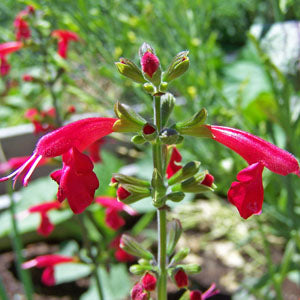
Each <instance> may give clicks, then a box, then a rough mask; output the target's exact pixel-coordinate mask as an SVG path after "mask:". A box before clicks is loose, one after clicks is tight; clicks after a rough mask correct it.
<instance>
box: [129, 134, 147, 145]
mask: <svg viewBox="0 0 300 300" xmlns="http://www.w3.org/2000/svg"><path fill="white" fill-rule="evenodd" d="M131 142H132V143H134V144H136V145H141V144H144V143H145V142H146V140H145V139H144V137H143V136H142V135H140V134H137V135H134V136H133V137H132V138H131Z"/></svg>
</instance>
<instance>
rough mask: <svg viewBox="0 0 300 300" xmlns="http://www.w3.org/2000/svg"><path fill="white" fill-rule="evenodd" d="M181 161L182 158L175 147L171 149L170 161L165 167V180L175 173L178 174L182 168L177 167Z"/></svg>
mask: <svg viewBox="0 0 300 300" xmlns="http://www.w3.org/2000/svg"><path fill="white" fill-rule="evenodd" d="M181 160H182V156H181V154H180V152H179V151H178V149H177V148H176V147H173V149H172V154H171V158H170V161H169V163H168V166H167V170H166V173H167V178H168V179H169V178H171V177H172V176H173V175H174V174H175V173H176V172H178V171H179V170H180V169H181V168H182V166H180V165H178V164H177V163H180V162H181Z"/></svg>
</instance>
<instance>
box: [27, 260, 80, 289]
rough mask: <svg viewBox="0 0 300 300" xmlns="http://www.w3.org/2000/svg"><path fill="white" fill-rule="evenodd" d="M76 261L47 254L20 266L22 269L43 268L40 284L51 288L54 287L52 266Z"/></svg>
mask: <svg viewBox="0 0 300 300" xmlns="http://www.w3.org/2000/svg"><path fill="white" fill-rule="evenodd" d="M74 261H76V259H75V258H74V257H69V256H62V255H57V254H49V255H42V256H38V257H36V258H34V259H32V260H29V261H27V262H25V263H23V264H22V268H23V269H30V268H33V267H37V268H45V270H44V271H43V274H42V282H43V283H44V284H45V285H48V286H52V285H55V277H54V266H56V265H58V264H63V263H70V262H74Z"/></svg>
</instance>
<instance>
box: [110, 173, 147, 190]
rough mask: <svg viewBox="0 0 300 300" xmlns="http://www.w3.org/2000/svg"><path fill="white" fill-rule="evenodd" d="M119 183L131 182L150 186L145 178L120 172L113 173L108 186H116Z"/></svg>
mask: <svg viewBox="0 0 300 300" xmlns="http://www.w3.org/2000/svg"><path fill="white" fill-rule="evenodd" d="M119 184H132V185H136V186H143V187H150V183H149V182H148V181H146V180H142V179H139V178H136V177H133V176H128V175H124V174H121V173H114V174H113V175H112V180H111V183H110V186H114V187H115V186H118V185H119Z"/></svg>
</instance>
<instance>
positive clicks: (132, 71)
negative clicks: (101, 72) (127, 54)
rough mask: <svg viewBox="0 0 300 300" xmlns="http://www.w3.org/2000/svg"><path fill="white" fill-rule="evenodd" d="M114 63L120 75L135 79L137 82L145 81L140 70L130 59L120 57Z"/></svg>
mask: <svg viewBox="0 0 300 300" xmlns="http://www.w3.org/2000/svg"><path fill="white" fill-rule="evenodd" d="M115 65H116V67H117V68H118V71H119V72H120V73H121V74H122V75H124V76H126V77H128V78H130V79H132V80H133V81H135V82H137V83H145V82H146V80H145V78H144V76H143V73H142V71H141V70H140V69H139V68H138V66H137V65H136V64H135V63H134V62H132V61H131V60H129V59H127V58H123V57H121V58H120V62H116V63H115Z"/></svg>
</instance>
